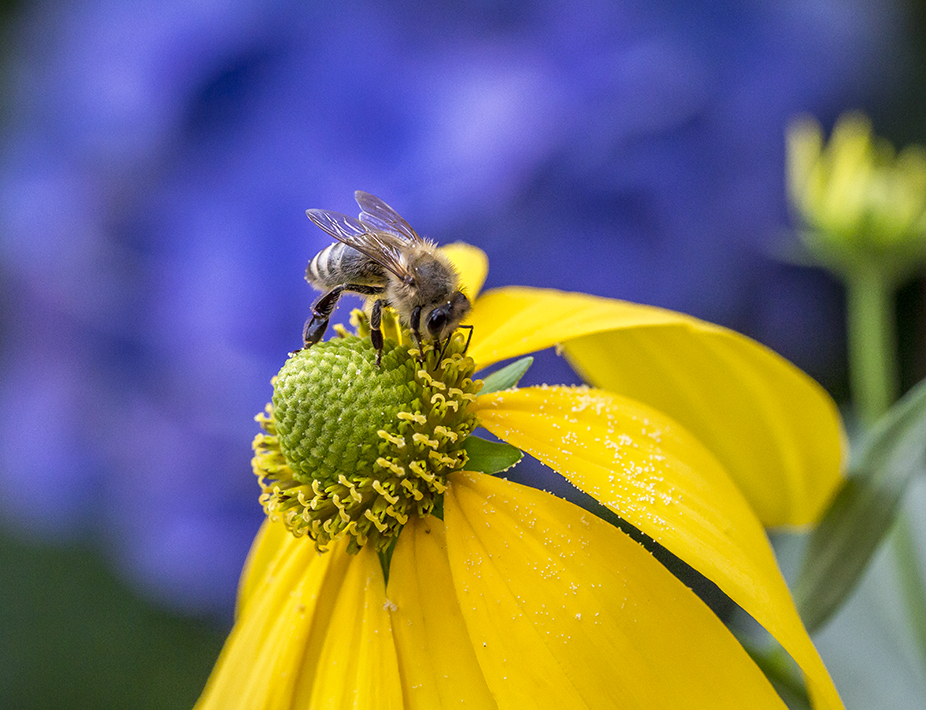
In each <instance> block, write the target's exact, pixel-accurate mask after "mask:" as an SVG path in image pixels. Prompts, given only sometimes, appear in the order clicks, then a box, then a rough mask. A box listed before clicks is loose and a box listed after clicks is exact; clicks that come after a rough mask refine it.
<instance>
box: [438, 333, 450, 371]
mask: <svg viewBox="0 0 926 710" xmlns="http://www.w3.org/2000/svg"><path fill="white" fill-rule="evenodd" d="M451 338H453V333H451V334H450V335H448V336H447V339H446V340H445V341H444V344H443V346H442V347H441V349H440V357H438V358H437V363H438V365H439V364H440V361H441V360H443V359H444V353H445V352H447V347H448V346H449V345H450V340H451Z"/></svg>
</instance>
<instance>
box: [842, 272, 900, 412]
mask: <svg viewBox="0 0 926 710" xmlns="http://www.w3.org/2000/svg"><path fill="white" fill-rule="evenodd" d="M846 287H847V289H848V292H847V303H846V308H847V317H848V337H849V377H850V382H851V385H852V393H853V399H854V400H855V408H856V412H857V414H858V417H859V419H860V420H861V422H862V423H863V424H864V425H865V426H870V425H871V424H873V423H874V422H875V421H876V420H877V419H878V417H880V416H881V415H882V414H884V413H885V412H886V411H887V409H888V407H890V406H891V405H892V404H893V403H894V401H895V400H896V399H897V395H898V393H899V383H898V376H897V360H896V352H897V333H896V326H895V324H894V287H893V284H892V283H891V281H890V280H889V279H888V278H886V277H885V276H884V275H883V274H882V273H881V272H880V271H879V270H878V269H875V268H872V269H863V270H860V271H858V272H856V273H854V274H852V275H851V276H850V277H849V278H848V279H847V281H846Z"/></svg>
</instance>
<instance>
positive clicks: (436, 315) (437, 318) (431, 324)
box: [428, 309, 447, 336]
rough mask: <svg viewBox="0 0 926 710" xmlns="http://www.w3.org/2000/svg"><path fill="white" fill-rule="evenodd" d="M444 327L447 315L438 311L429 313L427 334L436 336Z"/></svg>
mask: <svg viewBox="0 0 926 710" xmlns="http://www.w3.org/2000/svg"><path fill="white" fill-rule="evenodd" d="M445 325H447V314H446V313H444V312H443V311H442V310H439V309H435V310H433V311H431V315H429V316H428V332H429V333H430V334H431V335H433V336H437V335H439V334H440V333H441V331H443V329H444V326H445Z"/></svg>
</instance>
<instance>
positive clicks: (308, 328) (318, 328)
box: [302, 284, 348, 348]
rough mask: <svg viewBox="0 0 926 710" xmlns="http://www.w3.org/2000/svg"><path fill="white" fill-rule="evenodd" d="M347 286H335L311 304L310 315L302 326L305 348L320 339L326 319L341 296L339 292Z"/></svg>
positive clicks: (326, 322) (325, 327)
mask: <svg viewBox="0 0 926 710" xmlns="http://www.w3.org/2000/svg"><path fill="white" fill-rule="evenodd" d="M347 288H348V286H347V285H346V284H345V285H342V286H335V287H334V288H333V289H331V290H330V291H329V292H328V293H326V294H325V295H324V296H322V297H321V298H319V299H318V300H317V301H316V302H315V305H314V306H312V316H311V317H310V318H309V319H308V320H307V321H306V322H305V326H304V327H303V328H302V342H303V343H304V347H305V348H310V347H312V346H313V345H315V343H317V342H318V341H319V340H321V339H322V336H323V335H324V334H325V331H326V330H327V329H328V319H329V318H331V314H332V313H333V312H334V307H335V306H336V305H338V299H339V298H340V297H341V293H342V292H343V291H345V290H346V289H347Z"/></svg>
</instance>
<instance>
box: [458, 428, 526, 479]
mask: <svg viewBox="0 0 926 710" xmlns="http://www.w3.org/2000/svg"><path fill="white" fill-rule="evenodd" d="M463 448H464V449H465V450H466V455H467V456H468V457H469V461H468V462H467V464H466V470H467V471H480V472H481V473H488V474H490V475H491V474H495V473H501V472H502V471H507V470H508V469H509V468H511V467H512V466H514V465H515V464H516V463H517V462H518V461H520V460H521V459H522V458H523V456H524V453H523V452H522V451H521V449H518V448H515V447H514V446H512V445H511V444H506V443H505V442H504V441H499V442H495V441H487V440H485V439H482V438H480V437H478V436H472V435H470V436H469V437H467V439H466V443H465V444H464V445H463Z"/></svg>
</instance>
